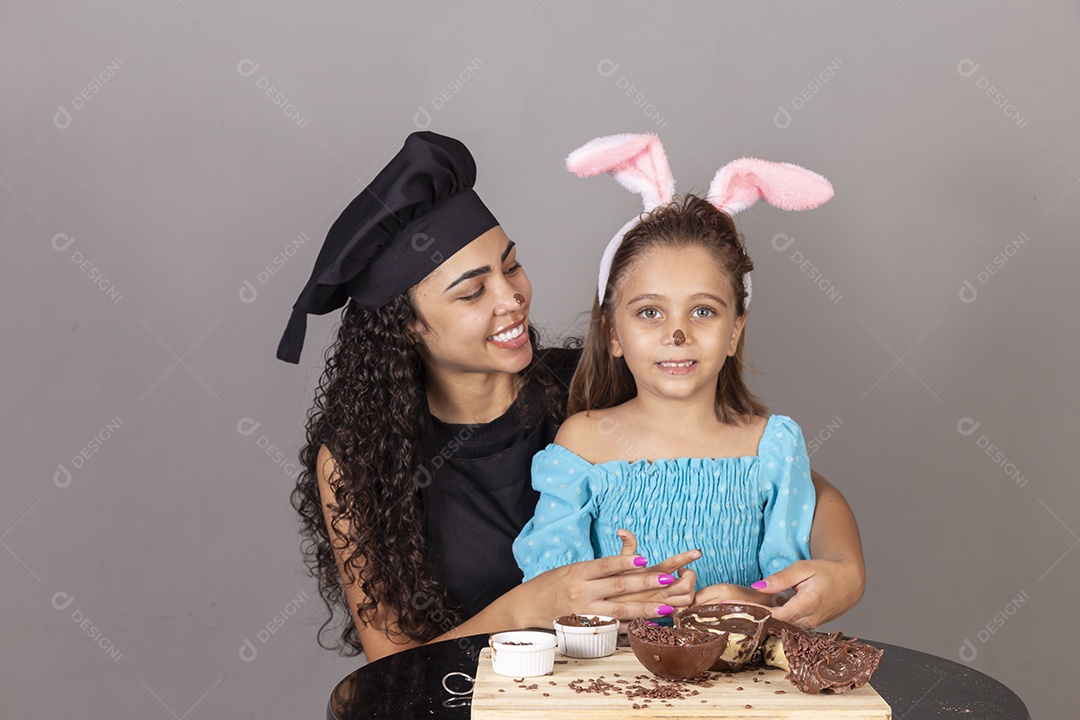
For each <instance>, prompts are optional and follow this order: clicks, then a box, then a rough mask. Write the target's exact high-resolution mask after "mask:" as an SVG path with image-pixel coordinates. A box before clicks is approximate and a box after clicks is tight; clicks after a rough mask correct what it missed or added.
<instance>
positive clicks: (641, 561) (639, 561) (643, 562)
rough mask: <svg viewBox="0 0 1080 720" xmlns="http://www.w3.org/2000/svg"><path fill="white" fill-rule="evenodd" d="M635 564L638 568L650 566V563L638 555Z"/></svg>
mask: <svg viewBox="0 0 1080 720" xmlns="http://www.w3.org/2000/svg"><path fill="white" fill-rule="evenodd" d="M634 564H635V565H637V566H638V567H645V566H646V565H648V564H649V561H648V560H646V559H645V558H643V557H641V556H640V555H638V556H637V557H636V558H634Z"/></svg>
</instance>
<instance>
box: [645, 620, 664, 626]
mask: <svg viewBox="0 0 1080 720" xmlns="http://www.w3.org/2000/svg"><path fill="white" fill-rule="evenodd" d="M645 624H646V625H648V626H649V627H660V623H654V622H653V621H652V620H649V621H648V622H646V623H645Z"/></svg>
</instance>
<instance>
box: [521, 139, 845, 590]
mask: <svg viewBox="0 0 1080 720" xmlns="http://www.w3.org/2000/svg"><path fill="white" fill-rule="evenodd" d="M568 166H569V167H570V168H571V169H572V170H574V171H576V172H578V174H581V175H595V174H598V173H599V172H604V171H610V172H612V173H613V174H614V175H615V177H616V179H617V180H619V181H620V182H621V183H622V184H624V185H625V186H627V187H628V188H631V189H634V190H638V191H639V192H641V193H642V195H643V198H644V199H645V202H646V209H647V210H651V212H649V213H648V214H647V215H646V216H645V217H644V218H643V219H641V220H640V221H632V222H631V223H629V224H628V226H627V227H624V228H623V230H622V231H620V233H619V234H618V235H616V237H615V238H614V239H613V241H612V243H611V244H610V245H609V248H608V251H607V252H605V256H604V261H603V263H602V269H601V277H600V283H599V287H598V298H597V300H596V302H595V303H594V305H593V311H592V318H591V323H590V327H589V336H588V339H587V340H586V345H585V350H584V354H583V357H582V359H581V362H580V364H579V365H578V368H577V372H576V373H575V375H574V378H573V382H572V384H571V388H570V403H569V410H570V412H572V413H576V414H574V415H572V416H571V417H570V418H568V419H567V420H566V421H565V423H563V425H562V427H561V428H560V429H559V432H558V434H557V436H556V438H555V442H554V443H553V444H552V445H549V446H548V447H547V448H546V449H545V450H544V451H542V452H541V453H539V454H538V455H537V456H536V457H535V458H534V460H533V466H532V476H533V487H534V488H535V489H536V490H538V491H539V492H540V493H541V495H540V500H539V502H538V503H537V509H536V515H535V516H534V517H533V518H532V519H531V520H530V521H529V523H528V524H527V525H526V526H525V528H524V529H523V531H522V533H521V535H520V536H519V537H518V539H517V540H516V541H515V543H514V554H515V557H516V559H517V561H518V564H519V566H520V567H521V569H522V571H523V574H524V577H525V579H526V580H528V579H530V578H532V577H535V576H536V575H537V574H539V573H542V572H545V571H547V570H550V569H552V568H554V567H558V566H559V565H561V564H563V563H567V562H573V561H579V560H586V559H592V558H594V557H605V556H608V555H613V554H616V553H618V552H619V551H620V546H621V540H620V537H619V536H618V535H617V531H618V530H619V529H620V528H624V527H625V528H627V529H629V530H631V531H633V532H635V533H636V534H637V537H638V540H639V541H640V542H641V543H642V546H643V547H644V548H646V549H647V550H648V552H649V553H658V554H660V555H665V554H669V553H670V551H671V550H672V549H673V548H679V547H697V548H700V549H701V550H702V551H703V559H702V560H700V561H699V562H697V563H695V564H694V569H695V571H696V572H697V578H696V587H697V590H698V592H697V595H696V597H695V598H694V602H695V603H707V602H714V601H719V600H725V599H728V598H729V596H730V595H731V594H732V593H731V589H730V587H729V586H730V585H738V586H748V585H749V586H753V587H755V588H760V587H764V586H763V585H762V584H760V583H759V582H758V581H759V580H760V578H762V577H764V576H767V575H769V574H770V573H774V572H777V571H780V570H783V569H784V568H786V567H787V566H788V565H790V564H791V563H793V562H795V561H798V560H806V559H808V558H809V557H810V528H811V525H812V524H813V519H814V507H815V498H814V486H813V484H812V482H811V479H810V462H809V459H808V457H807V454H806V447H805V444H804V441H803V436H802V432H801V431H800V429H799V427H798V426H797V425H796V424H795V423H794V422H793V421H792V420H791V419H790V418H787V417H784V416H781V415H772V416H766V414H765V413H766V410H765V407H764V406H763V405H762V404H761V403H760V402H759V401H758V400H757V399H756V398H755V397H754V396H753V394H751V392H750V391H749V389H748V388H747V387H746V385H745V383H744V382H743V378H742V369H743V360H742V355H743V343H744V329H745V325H746V319H747V307H748V305H749V302H750V272H751V270H752V269H753V263H752V262H751V260H750V257H749V256H748V255H747V253H746V250H745V248H744V247H743V244H742V242H741V240H740V238H739V235H738V232H737V230H736V228H735V225H734V223H733V221H732V219H731V217H730V214H729V213H733V212H735V211H737V210H739V209H743V208H745V207H747V206H749V204H751V203H752V202H753V201H754V200H756V199H757V197H759V195H764V197H766V199H768V200H769V201H770V202H772V203H773V204H776V205H779V206H781V207H786V208H788V209H806V208H810V207H815V206H817V205H819V204H821V203H822V202H825V201H826V200H827V199H828V198H829V197H831V196H832V188H831V186H830V185H829V184H828V182H827V181H826V180H824V178H821V177H820V176H817V175H815V174H813V173H810V172H808V171H805V170H802V169H801V168H796V167H794V166H782V165H776V164H772V163H764V162H762V161H757V160H742V161H736V162H735V163H732V164H731V165H729V166H728V167H726V168H723V169H721V171H720V172H719V173H718V174H717V177H716V180H714V182H713V185H712V187H711V188H710V192H709V199H708V200H705V199H702V198H698V197H695V196H693V195H689V196H687V197H686V198H685V199H684V200H682V201H673V200H672V196H673V193H674V182H673V181H672V180H671V176H670V172H669V171H668V169H667V160H666V157H665V156H664V153H663V149H662V147H661V146H660V142H659V140H658V139H657V138H655V137H654V136H636V135H623V136H612V137H608V138H598V139H597V140H594V141H593V142H591V143H589V144H587V145H585V146H584V147H582V148H580V149H579V150H578V151H576V152H575V153H574V154H572V155H571V156H570V158H569V159H568Z"/></svg>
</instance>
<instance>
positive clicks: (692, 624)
mask: <svg viewBox="0 0 1080 720" xmlns="http://www.w3.org/2000/svg"><path fill="white" fill-rule="evenodd" d="M770 621H772V610H771V609H770V608H768V607H766V606H764V605H756V604H754V603H737V602H729V603H714V604H712V605H695V606H693V607H688V608H686V609H685V610H683V611H681V612H680V613H679V614H678V615H676V616H675V624H676V625H677V626H678V627H688V628H694V629H696V630H701V631H702V632H706V633H709V634H712V635H716V636H718V637H724V638H726V639H727V643H726V645H727V646H726V647H725V649H724V651H723V652H722V653H721V654H720V656H719V657H718V658H717V660H716V662H715V663H714V664H713V665H712V666H711V667H710V668H709V669H710V670H715V671H723V672H738V671H739V670H741V669H742V666H743V665H745V664H746V663H747V662H749V661H750V660H751V659H752V658H753V657H754V653H756V652H757V651H758V648H759V647H760V646H761V643H762V641H763V640H764V639H765V634H766V631H767V629H768V624H769V622H770Z"/></svg>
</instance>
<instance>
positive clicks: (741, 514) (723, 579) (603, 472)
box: [514, 415, 815, 590]
mask: <svg viewBox="0 0 1080 720" xmlns="http://www.w3.org/2000/svg"><path fill="white" fill-rule="evenodd" d="M532 484H533V488H534V489H536V490H538V491H539V492H540V500H539V502H538V503H537V505H536V513H535V514H534V515H533V518H532V519H531V520H530V521H529V522H528V523H527V524H526V525H525V528H524V529H523V530H522V531H521V534H520V535H519V536H518V538H517V540H515V541H514V557H515V559H516V560H517V563H518V565H519V566H520V567H521V570H522V572H523V573H524V575H525V580H530V579H532V578H534V577H536V576H537V575H539V574H540V573H542V572H546V571H547V570H551V569H552V568H556V567H559V566H561V565H566V564H568V563H572V562H577V561H578V560H592V559H594V558H598V557H607V556H609V555H617V554H618V553H619V551H620V550H621V549H622V541H621V540H620V539H619V538H618V536H617V535H616V534H615V533H616V531H617V530H618V529H619V528H626V529H627V530H630V531H631V532H633V533H634V534H635V535H636V536H637V539H638V553H639V554H641V555H644V556H645V557H647V558H649V560H650V561H652V562H659V561H661V560H664V559H666V558H668V557H669V556H671V555H674V554H675V553H678V552H682V551H684V550H692V549H694V548H700V549H701V551H702V558H701V559H700V560H697V561H696V562H694V563H693V564H692V565H690V567H691V568H692V569H693V570H695V571H696V572H697V589H698V590H701V589H702V588H704V587H706V586H708V585H715V584H716V583H734V584H737V585H750V584H751V583H754V582H757V581H758V580H760V579H762V578H763V577H766V576H767V575H770V574H772V573H774V572H776V571H778V570H782V569H783V568H785V567H787V566H788V565H790V564H791V563H793V562H795V561H796V560H805V559H808V558H809V557H810V528H811V526H812V524H813V520H814V503H815V494H814V485H813V483H812V482H811V480H810V460H809V458H808V457H807V454H806V443H805V441H804V440H803V435H802V431H801V430H800V429H799V426H798V425H797V424H795V422H794V421H793V420H792V419H791V418H788V417H785V416H783V415H773V416H771V417H770V418H769V420H768V423H767V424H766V426H765V432H764V434H763V435H762V437H761V442H760V443H759V445H758V454H757V455H755V456H743V457H728V458H678V459H670V460H669V459H664V460H655V461H652V462H649V461H647V460H638V461H635V462H628V461H625V460H613V461H611V462H605V463H600V464H597V465H594V464H592V463H590V462H588V461H586V460H585V459H584V458H582V457H580V456H579V455H576V454H574V453H572V452H570V451H569V450H567V449H566V448H564V447H562V446H561V445H555V444H550V445H548V446H547V447H546V448H545V449H544V450H542V451H540V452H539V453H537V454H536V456H535V457H534V458H533V465H532Z"/></svg>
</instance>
